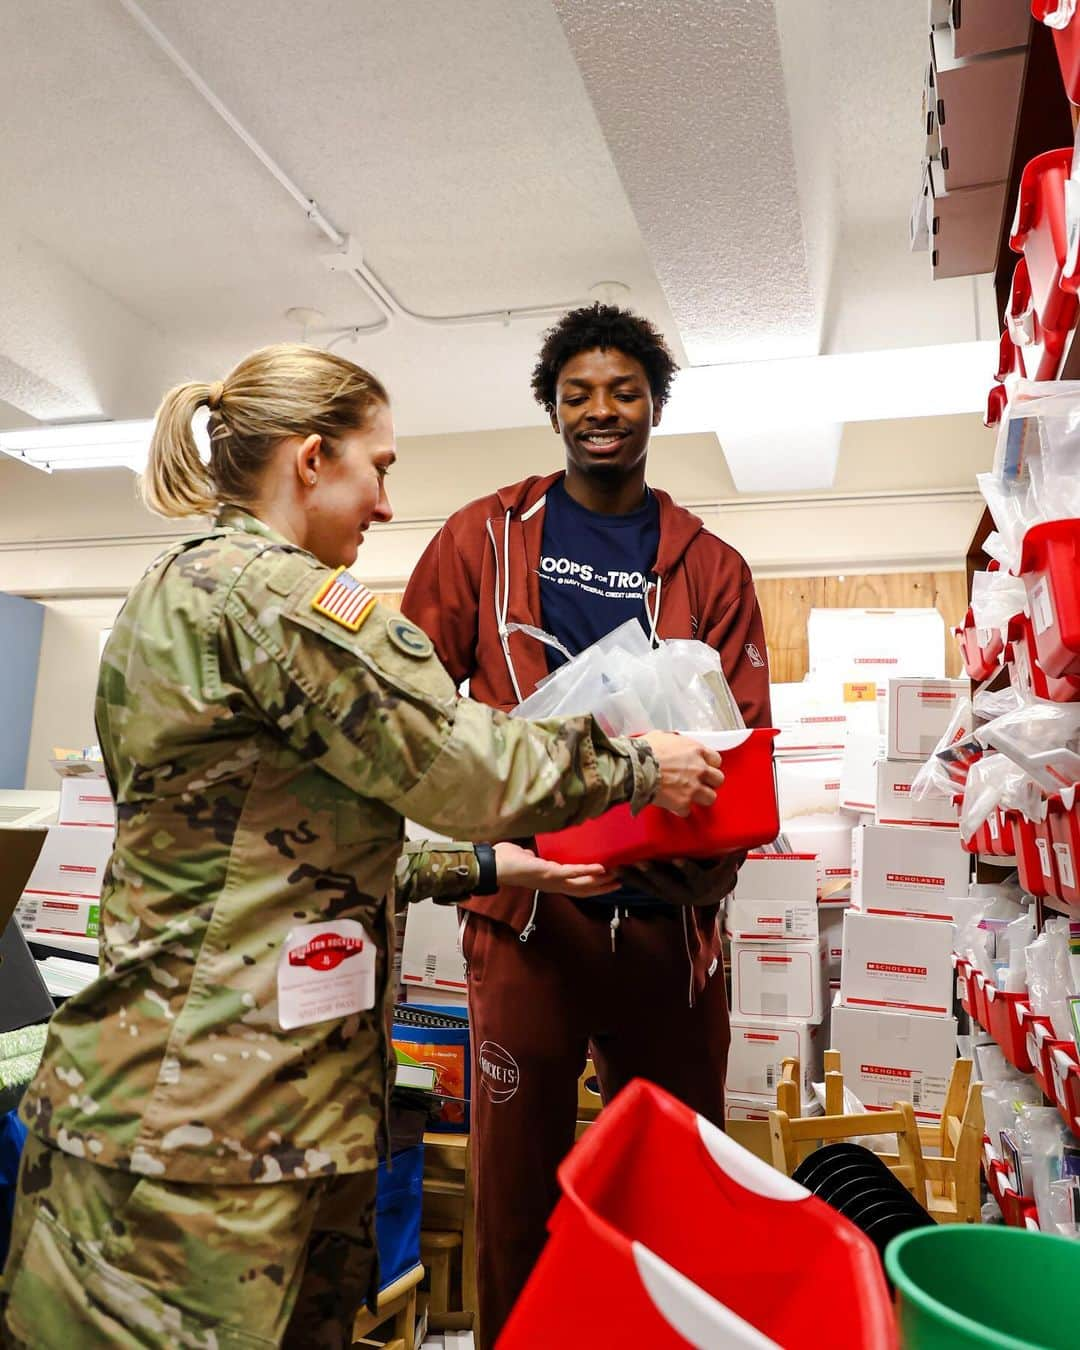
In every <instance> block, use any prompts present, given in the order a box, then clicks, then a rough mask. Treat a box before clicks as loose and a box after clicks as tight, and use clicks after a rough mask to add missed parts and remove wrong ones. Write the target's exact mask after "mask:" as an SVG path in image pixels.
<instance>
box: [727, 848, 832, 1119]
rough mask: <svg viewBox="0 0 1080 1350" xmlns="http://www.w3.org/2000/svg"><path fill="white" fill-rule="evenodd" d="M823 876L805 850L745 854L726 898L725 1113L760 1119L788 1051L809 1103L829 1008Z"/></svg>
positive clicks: (805, 1101) (731, 1116) (818, 1075)
mask: <svg viewBox="0 0 1080 1350" xmlns="http://www.w3.org/2000/svg"><path fill="white" fill-rule="evenodd" d="M820 876H821V872H820V865H819V860H818V858H817V857H816V856H815V855H814V854H812V853H751V854H750V855H749V857H748V858H747V860H746V862H745V863H744V864H743V867H742V870H741V872H740V873H739V882H738V885H737V886H736V888H735V892H734V894H733V895H732V896H731V897H730V898H729V900H728V904H727V915H726V920H725V923H726V929H727V934H728V937H729V939H730V941H731V1049H730V1051H729V1053H728V1070H727V1080H726V1111H727V1116H728V1119H729V1120H764V1119H767V1117H768V1112H769V1108H770V1107H771V1106H774V1105H775V1104H776V1085H777V1083H778V1082H779V1081H780V1073H781V1065H782V1063H783V1061H784V1060H785V1059H787V1058H794V1059H798V1061H799V1065H800V1069H801V1093H802V1100H803V1111H804V1113H809V1111H810V1110H812V1109H813V1108H812V1103H813V1100H814V1098H813V1088H812V1084H813V1082H814V1081H815V1080H816V1081H820V1080H821V1076H822V1065H823V1055H824V1050H825V1042H826V1039H827V1029H826V1026H825V1025H823V1023H824V1021H825V1019H826V1017H827V1015H828V1010H829V996H828V974H827V970H826V963H827V952H826V944H825V937H824V934H823V933H822V930H821V924H820V919H819V915H820V909H819V901H820V891H821V885H820Z"/></svg>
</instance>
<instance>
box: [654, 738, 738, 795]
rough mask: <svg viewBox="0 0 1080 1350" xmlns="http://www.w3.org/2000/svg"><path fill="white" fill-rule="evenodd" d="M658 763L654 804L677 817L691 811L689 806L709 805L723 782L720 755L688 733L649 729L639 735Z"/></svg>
mask: <svg viewBox="0 0 1080 1350" xmlns="http://www.w3.org/2000/svg"><path fill="white" fill-rule="evenodd" d="M641 739H642V740H643V741H645V742H646V744H647V745H649V747H650V748H651V749H652V752H653V754H654V755H655V756H656V758H657V760H658V761H659V763H660V784H659V786H658V787H657V789H656V796H655V797H654V798H653V804H654V805H655V806H662V807H663V808H664V809H665V810H666V811H673V812H674V813H675V815H677V816H687V815H689V814H690V808H691V806H712V804H713V802H714V801H716V789H717V788H718V787H719V786H720V784H721V783H722V782H723V781H724V775H723V774H722V773H721V772H720V755H719V753H718V752H717V751H716V750H709V749H707V748H706V747H705V746H704V745H702V744H701V742H700V741H695V740H693V739H692V738H691V737H690V736H678V735H676V734H675V732H673V731H649V732H646V734H645V735H644V736H643V737H642V738H641Z"/></svg>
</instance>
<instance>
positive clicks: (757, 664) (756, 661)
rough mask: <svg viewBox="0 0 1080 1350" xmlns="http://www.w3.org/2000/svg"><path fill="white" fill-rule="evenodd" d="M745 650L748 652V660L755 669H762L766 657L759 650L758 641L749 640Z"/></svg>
mask: <svg viewBox="0 0 1080 1350" xmlns="http://www.w3.org/2000/svg"><path fill="white" fill-rule="evenodd" d="M743 651H744V652H745V653H746V658H747V660H748V661H749V662H750V664H751V665H752V666H753V667H754V668H755V670H760V669H761V668H762V666H763V665H764V664H765V658H764V657H763V656H762V654H761V652H760V651H759V650H758V647H757V644H756V643H754V642H748V643H747V644H746V646H745V647H744V648H743Z"/></svg>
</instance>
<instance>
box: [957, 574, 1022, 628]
mask: <svg viewBox="0 0 1080 1350" xmlns="http://www.w3.org/2000/svg"><path fill="white" fill-rule="evenodd" d="M1026 603H1027V590H1026V588H1025V586H1024V583H1023V581H1022V580H1021V578H1020V577H1014V576H1013V575H1012V573H1011V572H1006V571H1004V570H1001V569H999V570H998V571H996V572H975V573H974V574H973V576H972V578H971V617H972V618H973V619H974V620H975V626H976V628H997V629H1003V628H1007V627H1008V624H1009V620H1010V619H1012V618H1014V617H1015V616H1016V615H1017V614H1019V613H1020V612H1021V610H1023V608H1024V606H1025V605H1026Z"/></svg>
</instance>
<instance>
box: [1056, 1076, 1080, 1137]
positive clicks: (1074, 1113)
mask: <svg viewBox="0 0 1080 1350" xmlns="http://www.w3.org/2000/svg"><path fill="white" fill-rule="evenodd" d="M1061 1086H1062V1100H1061V1101H1060V1102H1059V1103H1058V1110H1059V1111H1060V1112H1061V1114H1062V1116H1063V1117H1064V1119H1065V1124H1066V1125H1068V1127H1069V1129H1070V1130H1072V1132H1073V1134H1075V1135H1076V1136H1077V1137H1080V1064H1069V1065H1068V1066H1067V1067H1066V1069H1065V1073H1064V1076H1063V1078H1062V1080H1061Z"/></svg>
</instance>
